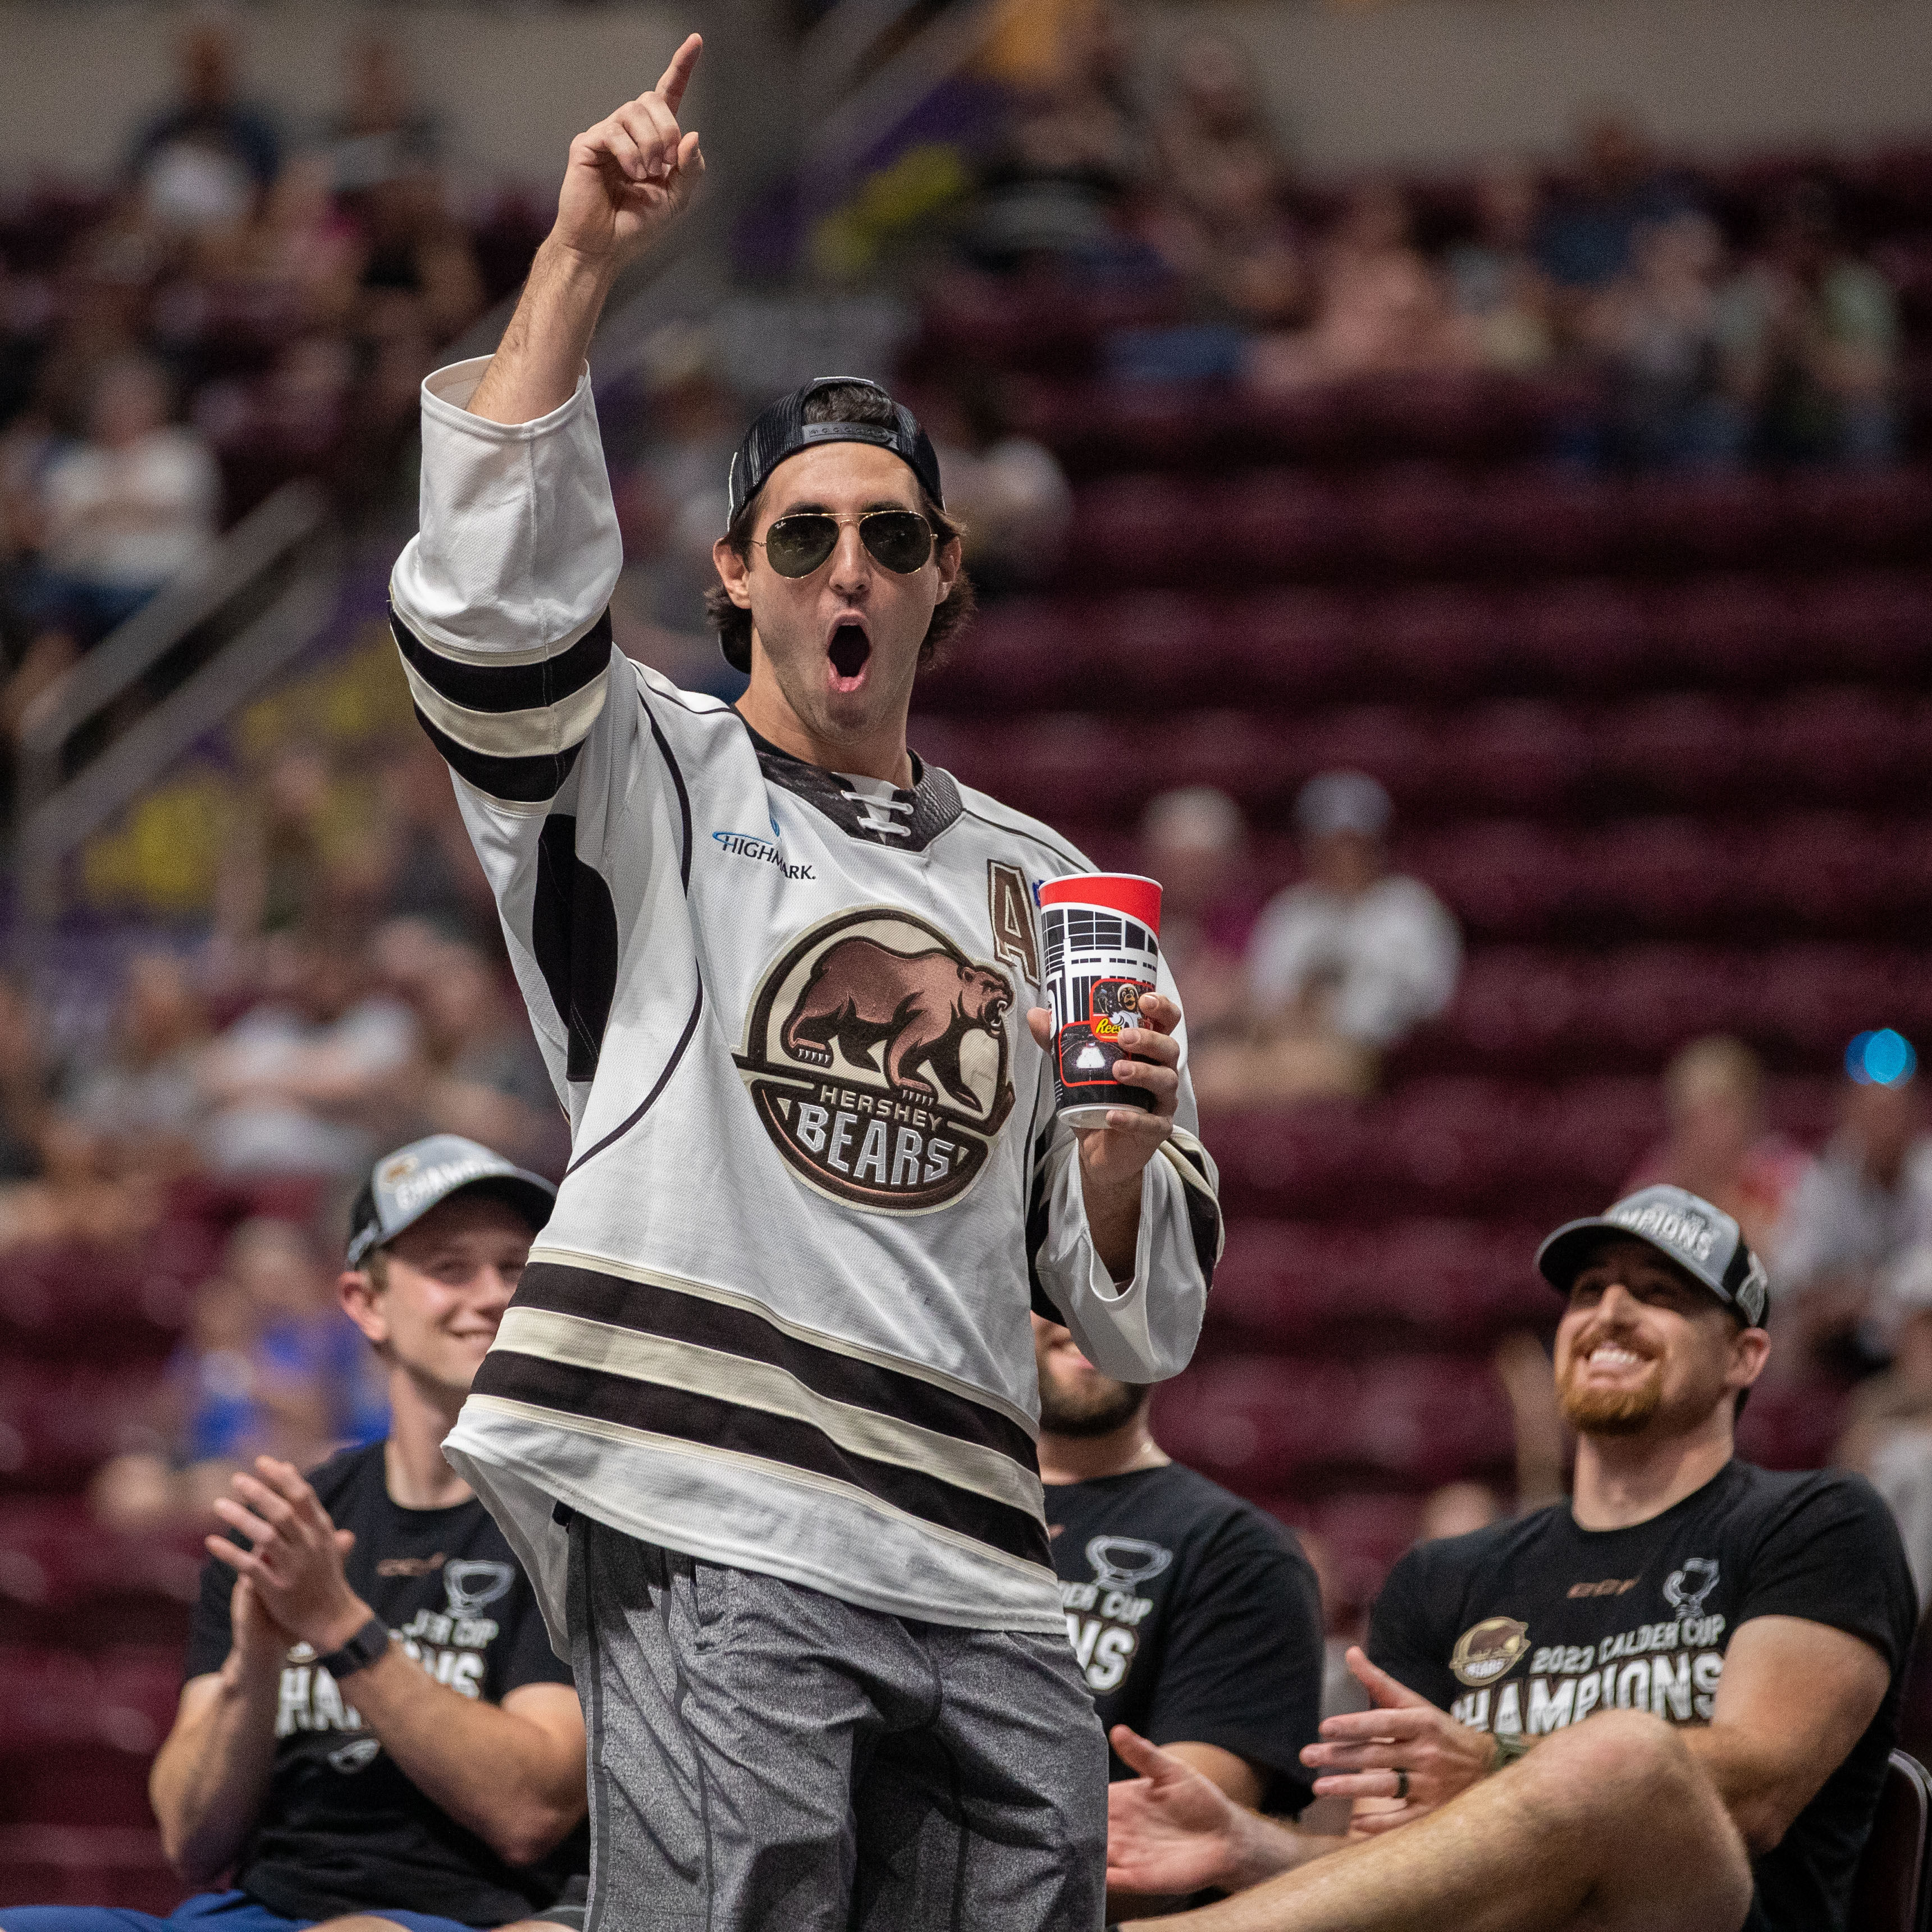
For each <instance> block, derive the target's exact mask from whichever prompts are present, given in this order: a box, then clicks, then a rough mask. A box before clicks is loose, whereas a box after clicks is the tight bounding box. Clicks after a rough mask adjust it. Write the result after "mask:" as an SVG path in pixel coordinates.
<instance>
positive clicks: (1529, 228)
mask: <svg viewBox="0 0 1932 1932" xmlns="http://www.w3.org/2000/svg"><path fill="white" fill-rule="evenodd" d="M1540 205H1541V196H1540V193H1539V190H1538V187H1537V183H1536V177H1535V175H1533V174H1532V173H1531V172H1530V171H1529V169H1527V168H1526V167H1523V166H1502V167H1493V168H1491V169H1489V170H1488V171H1487V172H1485V173H1484V175H1483V176H1482V178H1481V180H1480V181H1478V182H1477V184H1476V233H1475V237H1474V239H1472V240H1470V241H1468V242H1463V243H1461V244H1460V245H1458V246H1457V247H1456V248H1452V249H1451V251H1449V257H1448V264H1447V266H1448V272H1449V287H1450V290H1451V294H1452V296H1453V298H1454V305H1455V309H1456V313H1457V314H1458V315H1459V316H1460V317H1463V320H1464V323H1465V324H1466V326H1467V327H1468V328H1469V329H1470V330H1471V331H1472V332H1473V334H1474V336H1475V344H1476V348H1477V350H1478V353H1479V354H1480V355H1481V358H1482V359H1483V361H1484V362H1486V363H1487V364H1488V365H1489V366H1490V368H1493V369H1538V368H1541V367H1542V366H1543V365H1544V364H1545V363H1547V362H1549V361H1550V358H1551V357H1552V356H1553V355H1554V354H1555V353H1556V334H1555V318H1554V313H1553V311H1554V304H1553V292H1552V290H1551V289H1550V278H1549V277H1548V275H1547V274H1546V273H1545V272H1544V269H1543V267H1542V265H1541V263H1539V262H1538V260H1537V259H1536V251H1535V240H1536V223H1537V217H1538V208H1539V206H1540Z"/></svg>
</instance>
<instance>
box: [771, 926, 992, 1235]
mask: <svg viewBox="0 0 1932 1932" xmlns="http://www.w3.org/2000/svg"><path fill="white" fill-rule="evenodd" d="M1012 1007H1013V982H1012V980H1010V979H1009V978H1008V977H1007V975H1006V974H1004V973H1002V972H1001V971H1000V970H999V969H998V968H997V967H995V966H989V965H985V964H984V963H983V962H977V961H974V960H971V959H968V958H967V957H966V956H965V953H962V952H961V951H960V950H959V947H956V945H954V944H953V941H951V940H950V939H949V938H947V936H946V935H945V934H944V932H941V931H940V929H938V927H937V926H932V925H929V923H928V922H926V920H924V919H920V918H919V917H917V916H916V915H915V914H913V913H909V912H901V911H899V910H897V909H896V908H895V907H889V906H868V907H860V908H859V910H856V911H851V912H844V913H838V914H837V915H836V916H834V917H832V918H831V919H824V920H822V921H820V923H819V924H817V925H816V926H812V927H811V928H809V929H808V930H807V931H805V932H803V933H802V934H801V935H799V937H798V938H797V939H796V940H795V941H793V942H792V944H790V946H788V947H787V948H786V949H785V950H784V953H781V955H780V956H779V957H778V959H777V960H775V962H773V964H772V966H771V968H769V971H767V972H766V974H765V977H764V979H763V982H762V983H761V984H760V986H759V988H758V990H757V993H756V995H754V997H753V999H752V1001H751V1009H750V1011H749V1012H748V1014H747V1015H746V1016H745V1045H744V1049H743V1051H742V1052H740V1053H739V1054H737V1055H734V1056H733V1057H734V1058H735V1059H736V1061H737V1064H738V1069H739V1073H741V1074H742V1076H744V1080H745V1085H746V1087H747V1088H748V1089H749V1090H750V1092H751V1102H752V1105H753V1106H754V1107H756V1108H757V1112H758V1118H759V1119H760V1120H761V1121H763V1123H764V1124H765V1130H766V1132H767V1133H769V1135H770V1136H771V1137H772V1140H773V1141H774V1142H776V1143H777V1145H778V1151H780V1153H781V1154H783V1155H784V1157H785V1159H786V1160H787V1161H789V1162H790V1163H791V1165H792V1166H793V1168H794V1169H796V1171H797V1172H799V1174H800V1175H802V1176H803V1177H804V1178H805V1180H806V1181H808V1182H809V1183H810V1184H811V1185H812V1186H813V1187H815V1188H817V1190H819V1191H820V1193H823V1194H829V1195H830V1196H832V1199H834V1200H836V1201H846V1202H851V1203H853V1205H856V1206H858V1207H861V1208H874V1209H878V1210H883V1211H885V1212H887V1213H891V1214H921V1213H923V1212H925V1211H926V1210H928V1209H929V1208H939V1207H943V1206H944V1205H945V1204H946V1203H947V1202H949V1201H953V1200H956V1199H958V1198H959V1196H960V1195H962V1194H963V1193H965V1191H966V1190H967V1189H968V1188H969V1187H971V1186H972V1184H973V1183H974V1181H976V1180H977V1178H979V1175H980V1172H981V1170H982V1169H983V1168H984V1167H985V1166H986V1157H987V1155H988V1154H989V1152H990V1151H991V1150H992V1144H993V1141H994V1139H995V1136H997V1135H998V1133H999V1131H1000V1129H1001V1127H1002V1126H1003V1125H1004V1123H1005V1121H1006V1118H1007V1115H1008V1114H1009V1113H1010V1112H1011V1111H1012V1109H1013V1080H1012V1077H1011V1075H1010V1070H1009V1064H1008V1061H1009V1055H1008V1051H1007V1033H1006V1016H1007V1013H1008V1012H1009V1011H1010V1010H1011V1008H1012Z"/></svg>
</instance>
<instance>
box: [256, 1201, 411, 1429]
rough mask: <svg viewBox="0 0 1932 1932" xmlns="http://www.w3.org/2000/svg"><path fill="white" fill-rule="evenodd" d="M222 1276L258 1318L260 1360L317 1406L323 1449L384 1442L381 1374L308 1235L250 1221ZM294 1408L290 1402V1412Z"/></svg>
mask: <svg viewBox="0 0 1932 1932" xmlns="http://www.w3.org/2000/svg"><path fill="white" fill-rule="evenodd" d="M222 1268H223V1273H224V1274H226V1276H227V1277H229V1280H233V1281H235V1282H236V1283H239V1284H240V1286H242V1289H243V1290H244V1291H245V1292H246V1294H247V1295H248V1298H249V1300H250V1301H251V1303H252V1304H254V1307H255V1309H256V1310H257V1313H258V1316H259V1317H260V1329H261V1349H260V1353H261V1359H262V1361H263V1364H264V1366H265V1367H266V1370H268V1372H269V1375H270V1376H271V1378H272V1381H273V1383H274V1385H275V1386H276V1387H278V1388H280V1389H281V1390H283V1391H302V1398H301V1399H302V1400H303V1401H304V1402H309V1401H311V1400H312V1402H313V1406H314V1417H315V1418H317V1420H316V1422H315V1427H316V1429H317V1440H318V1442H319V1443H323V1444H330V1445H340V1444H341V1443H344V1442H375V1441H378V1440H380V1439H381V1437H382V1436H384V1435H385V1434H386V1433H387V1432H388V1429H389V1399H388V1397H387V1396H386V1394H385V1393H384V1389H383V1376H382V1373H381V1370H380V1365H379V1364H378V1363H377V1360H376V1358H375V1357H374V1355H372V1354H371V1352H370V1351H369V1350H368V1348H366V1347H365V1346H364V1344H363V1340H362V1334H361V1333H360V1331H359V1330H358V1329H357V1328H356V1325H355V1323H353V1322H351V1321H350V1319H349V1318H348V1316H347V1315H345V1314H344V1313H343V1310H342V1304H341V1300H340V1298H338V1295H337V1294H336V1292H335V1271H334V1270H333V1269H331V1268H325V1267H323V1265H322V1264H321V1263H320V1261H319V1260H318V1259H317V1256H316V1251H315V1245H314V1243H313V1242H312V1241H311V1240H310V1239H309V1238H308V1234H307V1233H306V1232H305V1230H304V1229H302V1228H300V1227H298V1226H296V1224H295V1223H293V1222H292V1221H278V1220H272V1219H269V1218H267V1217H257V1219H255V1220H249V1221H245V1222H243V1223H242V1225H241V1226H239V1228H237V1229H236V1230H235V1232H234V1233H233V1235H231V1236H230V1237H229V1242H228V1250H227V1253H226V1256H225V1257H224V1259H223V1263H222ZM293 1400H294V1398H293V1397H285V1398H284V1406H285V1407H286V1406H287V1404H288V1403H289V1402H290V1401H293Z"/></svg>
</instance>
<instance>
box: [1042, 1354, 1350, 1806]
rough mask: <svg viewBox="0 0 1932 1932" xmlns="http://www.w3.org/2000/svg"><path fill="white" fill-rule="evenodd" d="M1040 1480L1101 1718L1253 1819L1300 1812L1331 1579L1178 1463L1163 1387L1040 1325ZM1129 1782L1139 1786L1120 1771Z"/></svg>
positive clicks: (1271, 1528) (1070, 1618)
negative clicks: (1258, 1813) (1116, 1371)
mask: <svg viewBox="0 0 1932 1932" xmlns="http://www.w3.org/2000/svg"><path fill="white" fill-rule="evenodd" d="M1033 1326H1034V1353H1035V1355H1036V1357H1037V1360H1038V1363H1039V1367H1040V1479H1041V1481H1043V1483H1045V1484H1046V1521H1047V1529H1048V1532H1049V1535H1051V1536H1052V1540H1053V1560H1054V1565H1055V1568H1056V1569H1057V1570H1058V1571H1059V1573H1060V1600H1061V1603H1062V1604H1064V1606H1065V1607H1066V1610H1067V1638H1068V1641H1069V1642H1070V1643H1071V1644H1072V1645H1073V1655H1074V1658H1075V1659H1076V1661H1077V1662H1078V1663H1079V1666H1080V1668H1081V1670H1082V1673H1084V1675H1085V1677H1086V1679H1087V1685H1088V1689H1089V1690H1091V1691H1092V1692H1093V1694H1094V1706H1095V1708H1096V1709H1097V1711H1098V1712H1099V1713H1100V1721H1101V1722H1102V1724H1104V1725H1106V1727H1108V1728H1109V1730H1112V1728H1113V1727H1114V1726H1115V1725H1116V1724H1126V1725H1127V1726H1129V1727H1130V1728H1132V1729H1133V1730H1134V1731H1136V1732H1137V1733H1140V1734H1141V1735H1142V1736H1146V1737H1149V1738H1151V1739H1154V1742H1156V1743H1157V1744H1160V1745H1165V1746H1166V1748H1167V1749H1168V1750H1169V1751H1172V1753H1173V1754H1175V1756H1176V1757H1179V1758H1181V1760H1184V1762H1185V1763H1188V1764H1190V1765H1192V1766H1193V1767H1194V1768H1195V1769H1196V1770H1198V1771H1199V1772H1202V1775H1204V1776H1205V1777H1208V1778H1211V1779H1212V1780H1213V1781H1214V1783H1215V1784H1217V1785H1219V1786H1220V1788H1221V1789H1222V1790H1223V1791H1225V1792H1226V1793H1227V1794H1228V1795H1229V1797H1231V1798H1232V1799H1235V1802H1237V1803H1238V1804H1241V1805H1254V1806H1259V1807H1260V1808H1262V1809H1263V1810H1265V1811H1277V1812H1289V1813H1293V1812H1298V1811H1301V1809H1302V1808H1303V1807H1304V1805H1307V1802H1308V1800H1309V1778H1308V1775H1307V1773H1306V1772H1304V1771H1303V1769H1301V1751H1302V1748H1303V1746H1304V1745H1309V1744H1312V1743H1313V1742H1314V1739H1315V1735H1316V1726H1317V1724H1319V1722H1320V1721H1321V1716H1322V1656H1323V1652H1322V1605H1321V1597H1320V1593H1319V1591H1318V1589H1317V1588H1316V1581H1315V1572H1314V1571H1313V1568H1311V1567H1310V1565H1309V1562H1308V1559H1307V1558H1306V1557H1305V1556H1303V1555H1302V1553H1301V1550H1300V1549H1299V1548H1298V1547H1297V1545H1296V1544H1295V1540H1294V1538H1292V1536H1290V1535H1289V1534H1288V1532H1286V1530H1284V1529H1283V1528H1282V1527H1281V1526H1280V1524H1279V1523H1277V1522H1276V1521H1275V1520H1274V1518H1273V1517H1269V1516H1266V1515H1264V1514H1262V1511H1259V1510H1258V1509H1256V1508H1255V1507H1254V1505H1253V1504H1252V1503H1245V1502H1242V1500H1241V1498H1240V1497H1238V1496H1231V1495H1230V1494H1229V1493H1228V1492H1227V1491H1226V1490H1224V1489H1223V1488H1222V1487H1220V1485H1219V1484H1216V1483H1211V1482H1210V1481H1208V1478H1206V1477H1205V1476H1199V1475H1196V1474H1195V1472H1193V1470H1192V1469H1182V1468H1181V1466H1179V1464H1178V1463H1172V1462H1170V1461H1169V1459H1168V1458H1167V1457H1166V1455H1165V1454H1163V1453H1162V1451H1161V1450H1160V1447H1159V1445H1157V1443H1156V1442H1154V1438H1153V1437H1152V1436H1151V1434H1150V1433H1148V1416H1147V1409H1148V1391H1147V1390H1146V1389H1145V1388H1135V1387H1133V1386H1130V1385H1129V1384H1127V1383H1125V1382H1113V1381H1110V1380H1109V1379H1108V1378H1107V1377H1106V1376H1103V1375H1102V1374H1101V1373H1100V1371H1099V1370H1097V1369H1096V1368H1095V1367H1094V1365H1093V1364H1091V1362H1089V1361H1088V1360H1087V1358H1086V1357H1085V1356H1084V1355H1082V1354H1081V1352H1080V1351H1079V1348H1078V1347H1077V1346H1076V1344H1075V1343H1074V1340H1073V1336H1072V1334H1070V1332H1069V1331H1067V1329H1065V1328H1063V1327H1061V1325H1059V1324H1058V1322H1046V1321H1043V1320H1042V1319H1041V1318H1040V1316H1037V1315H1036V1316H1034V1319H1033ZM1113 1772H1114V1775H1115V1777H1116V1778H1131V1777H1132V1776H1133V1772H1131V1771H1130V1770H1128V1769H1127V1767H1126V1766H1124V1765H1123V1764H1122V1763H1121V1761H1120V1760H1118V1758H1116V1759H1115V1760H1114V1765H1113Z"/></svg>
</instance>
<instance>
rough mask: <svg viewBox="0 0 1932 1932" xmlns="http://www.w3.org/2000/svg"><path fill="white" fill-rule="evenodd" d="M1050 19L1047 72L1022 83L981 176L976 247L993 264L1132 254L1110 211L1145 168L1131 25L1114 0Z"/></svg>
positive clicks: (1083, 2) (1073, 2) (1074, 1)
mask: <svg viewBox="0 0 1932 1932" xmlns="http://www.w3.org/2000/svg"><path fill="white" fill-rule="evenodd" d="M1057 26H1058V32H1057V34H1056V45H1055V55H1054V57H1053V58H1052V62H1051V64H1050V65H1051V71H1049V73H1047V74H1043V75H1040V76H1038V77H1035V78H1034V80H1033V81H1032V84H1031V85H1030V86H1024V87H1023V88H1022V90H1021V101H1020V105H1019V109H1018V110H1017V111H1016V113H1015V115H1014V116H1013V124H1012V127H1011V128H1010V130H1009V133H1008V137H1007V146H1006V149H1005V151H1004V153H1003V154H1001V156H1000V157H998V160H996V161H995V163H994V164H993V166H992V168H991V169H989V172H988V175H987V178H986V184H985V190H984V193H983V198H982V202H981V206H980V214H979V220H978V223H977V229H976V233H975V236H974V245H975V248H976V250H977V252H978V254H980V256H981V257H982V258H983V260H986V261H987V262H988V263H991V264H992V265H994V266H1001V267H1018V266H1022V265H1024V264H1026V263H1029V262H1031V261H1034V260H1039V259H1040V258H1042V257H1049V258H1058V259H1060V260H1072V261H1073V262H1076V263H1078V262H1079V261H1081V260H1087V261H1089V262H1092V263H1097V264H1102V265H1107V266H1113V265H1118V263H1120V262H1121V260H1123V259H1124V257H1125V256H1126V255H1127V254H1128V253H1130V251H1128V250H1127V248H1126V247H1125V245H1124V239H1123V238H1122V237H1121V235H1120V234H1119V233H1118V230H1117V229H1116V226H1115V218H1116V216H1117V215H1118V213H1119V212H1120V211H1121V208H1123V207H1124V204H1125V203H1126V202H1127V198H1128V196H1130V193H1132V191H1133V189H1134V188H1135V187H1136V186H1137V184H1139V181H1141V179H1142V177H1143V175H1145V172H1146V169H1147V162H1148V132H1147V129H1146V127H1145V120H1144V117H1143V115H1142V113H1141V110H1140V108H1139V104H1138V103H1137V102H1136V100H1135V99H1134V96H1133V88H1132V86H1131V84H1130V76H1131V74H1132V71H1133V37H1132V34H1131V32H1130V23H1129V22H1128V21H1127V18H1126V17H1125V16H1124V13H1123V12H1122V10H1121V9H1120V8H1119V7H1118V6H1116V5H1115V4H1113V0H1070V4H1067V5H1062V6H1061V7H1060V8H1059V10H1058V22H1057Z"/></svg>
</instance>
